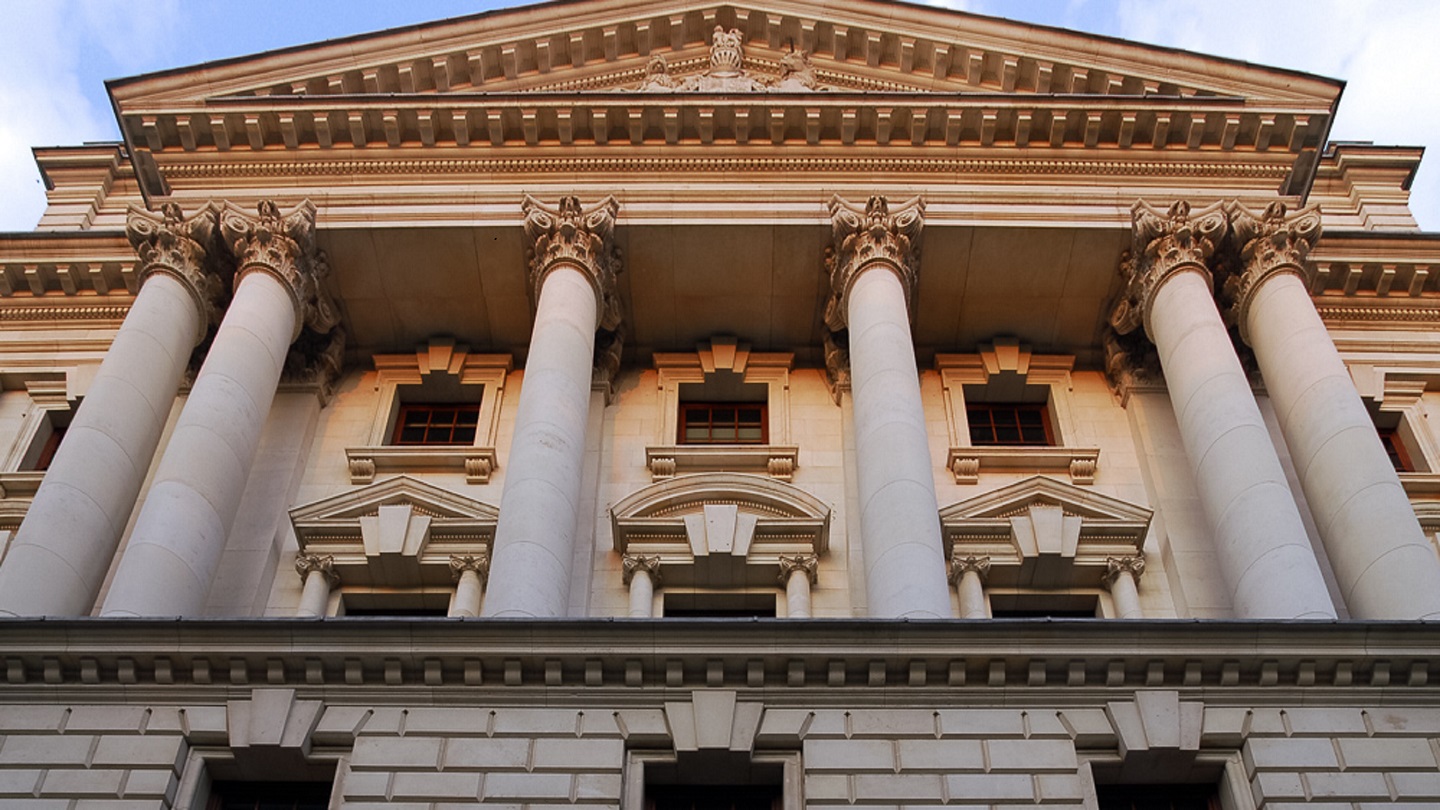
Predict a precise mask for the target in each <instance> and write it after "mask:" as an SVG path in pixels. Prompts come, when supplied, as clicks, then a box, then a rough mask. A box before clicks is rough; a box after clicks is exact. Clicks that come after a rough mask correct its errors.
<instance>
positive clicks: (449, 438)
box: [393, 403, 480, 447]
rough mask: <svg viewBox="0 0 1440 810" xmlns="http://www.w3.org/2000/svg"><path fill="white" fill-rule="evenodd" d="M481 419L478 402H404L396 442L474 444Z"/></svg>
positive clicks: (394, 441) (436, 444)
mask: <svg viewBox="0 0 1440 810" xmlns="http://www.w3.org/2000/svg"><path fill="white" fill-rule="evenodd" d="M479 421H480V405H479V403H474V404H455V403H405V404H403V405H401V406H400V416H399V419H398V425H399V426H398V427H397V428H396V432H395V437H394V439H393V443H394V444H413V445H432V446H441V447H444V446H450V445H468V444H473V443H474V441H475V431H476V425H477V423H478V422H479ZM457 425H461V426H464V427H463V428H457Z"/></svg>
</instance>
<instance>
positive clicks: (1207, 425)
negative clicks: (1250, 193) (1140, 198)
mask: <svg viewBox="0 0 1440 810" xmlns="http://www.w3.org/2000/svg"><path fill="white" fill-rule="evenodd" d="M1225 231H1226V220H1225V215H1224V213H1223V212H1222V211H1221V209H1220V205H1219V204H1216V205H1212V206H1210V207H1209V208H1207V209H1205V210H1203V211H1200V212H1197V213H1196V214H1195V215H1193V216H1192V215H1191V212H1190V206H1189V205H1188V204H1186V203H1184V202H1178V203H1175V205H1173V206H1172V207H1171V208H1170V210H1169V211H1168V212H1162V211H1160V210H1158V209H1156V208H1153V207H1151V206H1150V205H1148V204H1146V203H1144V202H1137V203H1136V204H1135V208H1134V247H1133V248H1132V250H1131V253H1130V256H1129V258H1128V259H1127V260H1126V263H1125V264H1124V265H1122V266H1121V273H1122V274H1123V275H1125V277H1126V282H1127V286H1126V290H1125V292H1124V295H1123V297H1122V298H1121V300H1120V302H1119V304H1118V305H1117V306H1116V309H1115V311H1114V313H1113V314H1112V315H1111V319H1110V323H1111V325H1112V326H1114V327H1115V330H1116V331H1117V332H1120V333H1121V334H1126V333H1129V332H1131V331H1134V330H1135V329H1136V328H1137V327H1139V326H1141V325H1142V324H1143V326H1144V327H1145V332H1146V334H1147V335H1149V337H1150V339H1151V340H1152V341H1154V342H1155V346H1156V348H1157V350H1158V354H1159V356H1160V366H1161V368H1162V369H1163V370H1164V372H1165V384H1166V388H1167V389H1168V390H1169V393H1170V402H1171V403H1172V404H1173V406H1174V409H1175V418H1176V419H1177V420H1178V422H1179V424H1180V435H1181V439H1182V441H1183V443H1184V445H1185V455H1186V456H1188V457H1189V460H1190V468H1191V470H1192V471H1193V473H1194V475H1195V485H1196V487H1197V489H1198V490H1199V494H1200V503H1201V506H1202V507H1203V509H1204V512H1205V517H1206V519H1207V521H1208V523H1209V525H1210V530H1211V531H1212V532H1213V534H1214V538H1215V550H1216V552H1217V556H1218V557H1219V561H1220V567H1221V570H1222V571H1223V572H1224V575H1225V580H1226V582H1227V583H1228V584H1229V586H1230V594H1231V599H1232V603H1233V604H1234V606H1235V613H1236V615H1237V616H1239V617H1241V618H1252V619H1261V618H1284V619H1300V618H1305V619H1311V618H1314V619H1322V618H1334V617H1335V609H1334V607H1333V606H1332V605H1331V604H1330V597H1329V594H1328V593H1327V591H1326V588H1325V580H1324V579H1323V578H1322V577H1321V574H1320V565H1319V563H1317V562H1316V560H1315V555H1314V553H1313V551H1312V549H1311V547H1310V541H1309V538H1308V537H1307V536H1306V534H1305V525H1304V523H1302V522H1301V520H1300V512H1299V510H1298V509H1297V508H1296V507H1295V499H1294V496H1293V495H1291V493H1290V487H1289V485H1288V484H1286V482H1285V473H1284V470H1283V469H1282V468H1281V466H1280V459H1279V457H1278V456H1277V455H1276V454H1275V447H1274V445H1273V444H1271V442H1270V434H1269V431H1268V430H1266V428H1265V422H1264V420H1263V419H1262V418H1261V416H1260V408H1259V406H1258V405H1256V404H1255V397H1254V395H1253V394H1252V393H1251V391H1250V383H1249V381H1248V380H1246V378H1245V371H1244V369H1242V368H1241V366H1240V360H1239V358H1238V357H1236V355H1235V348H1234V346H1233V345H1232V344H1231V343H1230V336H1229V334H1228V332H1227V331H1226V329H1225V324H1224V322H1223V321H1222V320H1221V319H1220V312H1219V310H1218V309H1217V308H1216V306H1215V301H1214V298H1213V296H1212V289H1213V282H1212V281H1211V277H1210V270H1209V268H1208V267H1207V266H1206V261H1207V260H1208V259H1209V258H1210V256H1211V255H1212V254H1213V253H1214V251H1215V247H1216V244H1217V243H1218V242H1219V240H1220V239H1222V238H1223V237H1224V236H1225Z"/></svg>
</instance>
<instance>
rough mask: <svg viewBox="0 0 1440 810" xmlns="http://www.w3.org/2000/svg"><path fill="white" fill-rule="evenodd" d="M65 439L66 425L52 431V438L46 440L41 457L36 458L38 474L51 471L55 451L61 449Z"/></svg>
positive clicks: (57, 426) (55, 427)
mask: <svg viewBox="0 0 1440 810" xmlns="http://www.w3.org/2000/svg"><path fill="white" fill-rule="evenodd" d="M64 439H65V426H64V425H56V426H54V427H52V428H51V429H50V438H48V439H46V440H45V446H44V447H42V448H40V455H38V456H36V457H35V471H36V472H44V471H45V470H48V469H50V462H52V461H54V460H55V451H56V450H59V449H60V442H62V441H64Z"/></svg>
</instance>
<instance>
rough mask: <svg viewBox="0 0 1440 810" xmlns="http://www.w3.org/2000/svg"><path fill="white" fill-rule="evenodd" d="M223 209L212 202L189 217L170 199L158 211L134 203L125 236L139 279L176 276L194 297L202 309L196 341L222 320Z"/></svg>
mask: <svg viewBox="0 0 1440 810" xmlns="http://www.w3.org/2000/svg"><path fill="white" fill-rule="evenodd" d="M219 212H220V208H219V206H217V205H216V204H215V203H213V202H209V203H206V204H205V205H204V207H202V208H201V209H200V210H199V211H196V212H195V213H194V214H192V215H191V216H190V217H188V218H187V217H186V216H185V215H184V213H183V212H182V211H181V210H180V206H179V204H178V203H173V202H167V203H165V204H164V205H162V206H161V207H160V213H158V214H154V213H151V212H149V211H146V210H145V209H143V208H140V207H139V206H135V205H132V206H130V208H129V210H128V212H127V214H126V217H125V237H126V238H127V239H129V240H130V246H131V247H133V248H135V255H136V256H138V257H139V258H140V267H139V275H140V283H141V284H144V283H145V280H146V279H148V278H150V277H151V276H153V275H156V274H162V275H167V276H171V277H173V278H174V279H176V280H177V281H179V282H180V283H181V284H183V285H184V286H185V289H186V291H187V292H189V293H190V296H191V297H192V298H194V299H195V311H196V312H198V313H200V330H199V334H197V335H196V336H195V343H197V344H198V343H199V342H200V341H201V340H204V338H205V333H206V331H207V330H208V327H209V325H210V324H211V323H216V322H218V321H219V320H220V308H219V305H218V304H219V300H220V296H221V295H222V294H223V292H224V289H225V285H224V283H223V282H222V281H221V280H220V277H219V275H218V274H216V273H215V272H214V270H213V259H214V253H213V248H214V247H215V237H216V234H217V233H218V231H217V226H218V224H219Z"/></svg>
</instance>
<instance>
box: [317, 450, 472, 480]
mask: <svg viewBox="0 0 1440 810" xmlns="http://www.w3.org/2000/svg"><path fill="white" fill-rule="evenodd" d="M345 458H346V460H347V461H348V462H349V464H350V483H352V484H368V483H370V482H371V481H374V480H375V476H376V475H377V474H379V473H387V474H388V473H401V472H407V473H408V472H454V471H457V470H463V471H464V472H465V483H467V484H488V483H490V475H491V473H493V472H495V468H496V467H498V466H499V461H498V456H497V455H496V453H495V448H493V447H404V446H383V447H347V448H345Z"/></svg>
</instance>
